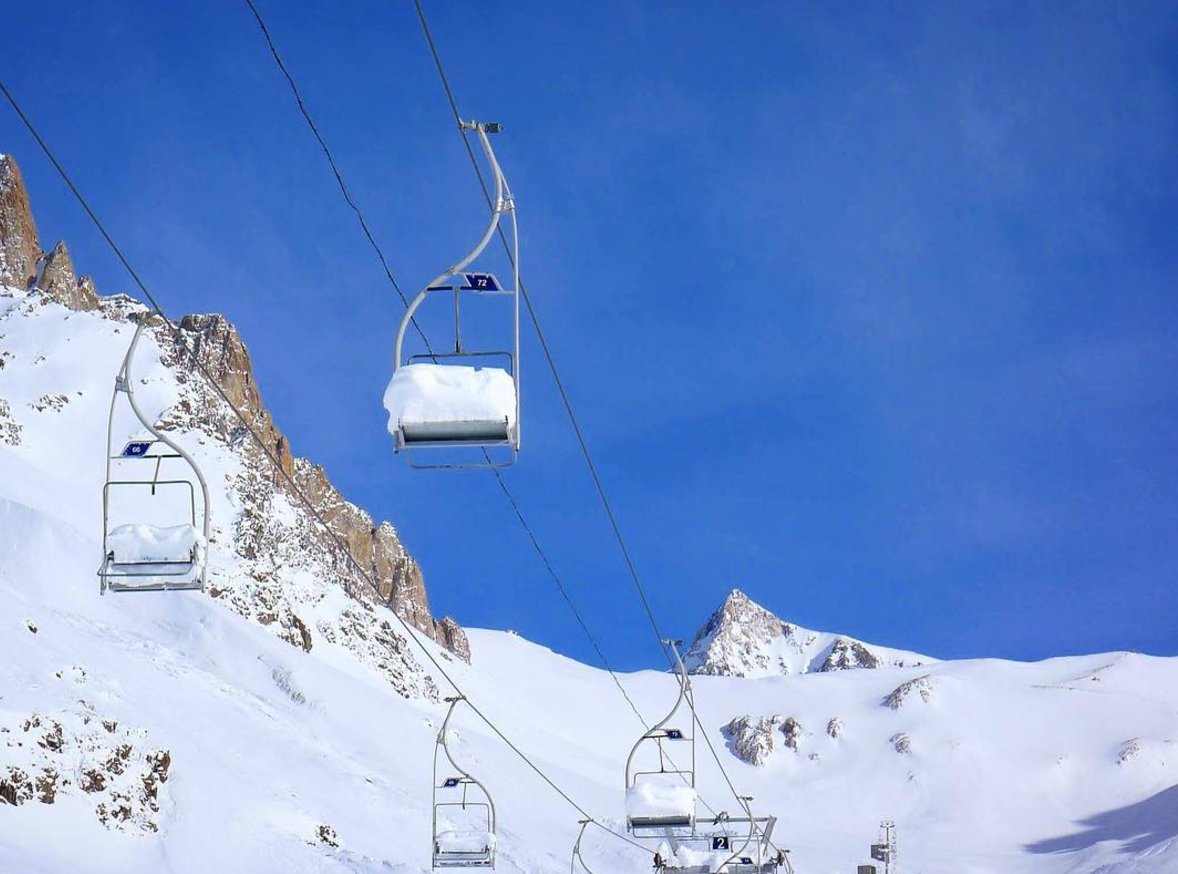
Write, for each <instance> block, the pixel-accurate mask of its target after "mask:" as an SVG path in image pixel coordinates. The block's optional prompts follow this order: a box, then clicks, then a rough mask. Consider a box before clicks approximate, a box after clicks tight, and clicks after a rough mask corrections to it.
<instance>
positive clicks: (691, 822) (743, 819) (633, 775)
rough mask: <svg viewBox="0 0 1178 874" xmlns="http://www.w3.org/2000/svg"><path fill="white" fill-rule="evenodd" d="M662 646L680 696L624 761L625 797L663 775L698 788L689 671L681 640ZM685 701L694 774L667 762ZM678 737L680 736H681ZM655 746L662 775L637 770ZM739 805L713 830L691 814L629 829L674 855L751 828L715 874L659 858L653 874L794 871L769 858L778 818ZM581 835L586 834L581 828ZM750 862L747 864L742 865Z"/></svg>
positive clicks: (778, 854)
mask: <svg viewBox="0 0 1178 874" xmlns="http://www.w3.org/2000/svg"><path fill="white" fill-rule="evenodd" d="M663 644H664V645H666V646H667V647H668V648H669V649H670V650H671V653H672V654H673V655H674V657H675V665H674V671H675V676H676V678H677V679H678V680H679V694H678V696H677V697H676V698H675V704H674V706H672V707H671V711H670V712H669V713H668V714H667V715H666V716H664V717H663V718H662V719H661V720H659V721H658V722H657V723H655V724H654V725H652V726H651V727H650V728H649V729H647V731H646V732H645V733H644V734H643V735H642V737H640V738H639V739H638V741H637V743H635V744H634V746H633V748H632V749H631V750H630V755H629V756H627V758H626V776H625V786H626V789H627V791H628V790H629V789H630V787H631V786H634V785H636V784H637V782H638V780H639V778H640V777H644V776H651V775H660V774H668V775H673V776H679V777H681V778H682V779H683V780H684V782H685V783H687V785H689V786H691V788H693V789H694V788H695V729H696V726H697V719H696V714H695V695H694V693H693V691H692V688H691V677H690V675H689V674H688V673H687V668H686V667H685V666H684V664H683V659H682V657H681V656H680V655H679V647H680V646H682V644H683V642H682V641H680V640H664V641H663ZM685 701H686V702H687V706H688V709H689V710H690V711H691V720H690V722H691V735H690V737H688V736H686V735H682V740H685V741H686V740H690V742H691V767H690V769H685V768H678V767H672V768H667V767H666V756H665V755H664V752H663V741H664V740H667V739H668V738H669V732H670V731H671V729H668V728H667V727H666V726H667V724H668V723H669V722H670V721H671V719H672V718H674V716H675V714H676V712H678V710H679V708H680V707H681V706H682V704H683V702H685ZM680 734H682V733H681V732H680ZM651 741H653V742H654V743H655V744H656V746H657V747H658V752H659V769H658V770H657V771H652V770H635V769H634V758H635V756H636V755H637V754H638V751H639V750H640V749H641V748H642V747H643V744H647V743H649V742H651ZM738 801H739V803H740V805H741V807H742V808H743V810H744V815H743V816H729V815H728V813H726V812H724V811H721V812H720V813H719V814H718V815H716V817H715V818H714V819H713V820H712V822H711V823H710V827H709V828H700V827H699V824H698V821H697V818H696V816H695V814H694V813H693V814H692V815H691V816H690V817H689V818H681V817H676V818H668V817H641V818H635V817H632V816H630V815H629V814H627V816H626V829H627V830H628V831H629V832H631V833H632V834H634V836H635V837H647V838H650V837H657V838H661V839H665V840H666V841H667V842H668V844H669V845H670V846H671V847H672V849H674V850H678V847H679V844H681V843H696V842H700V841H707V842H708V843H710V842H711V840H712V838H714V837H717V836H720V835H724V836H728V837H732V836H733V835H732V834H731V832H730V831H729V826H731V825H740V824H747V825H748V834H747V835H745V836H744V843H743V844H741V846H740V848H739V849H737V850H735V851H734V852H733V853H732V854H731V855H730V856H729V857H728V858H727V859H726V860H725V861H724V862H723V863H722V864H721V865H720V866H719V867H718V868H717V869H716V871H712V869H711V868H710V867H709V866H706V865H692V866H675V865H668V864H667V862H666V860H663V859H662V858H661V857H660V856H659V855H658V854H657V853H656V854H655V869H656V870H658V871H659V872H662V874H717V872H719V871H723V872H724V874H774V872H775V871H776V869H777V868H779V867H781V866H782V865H784V866H785V867H786V870H787V871H789V872H791V874H792V867H791V866H790V863H789V857H788V855H787V854H786V853H785V852H783V851H780V850H777V851H774V852H772V853H771V852H770V851H771V850H772V834H773V827H774V826H775V825H776V823H777V818H776V817H774V816H754V815H753V812H752V807H751V802H752V797H751V796H747V795H742V796H738ZM581 832H582V834H584V827H583V826H582V829H581ZM580 841H581V838H580V836H578V838H577V844H576V846H575V847H574V849H573V855H574V858H575V859H579V858H580ZM730 846H731V844H730ZM750 847H753V848H754V851H753V852H752V853H751V854H750V853H749V852H748V850H749V848H750ZM746 859H747V861H744V860H746ZM581 864H582V866H584V860H583V859H581ZM586 870H588V869H586ZM574 874H575V872H574Z"/></svg>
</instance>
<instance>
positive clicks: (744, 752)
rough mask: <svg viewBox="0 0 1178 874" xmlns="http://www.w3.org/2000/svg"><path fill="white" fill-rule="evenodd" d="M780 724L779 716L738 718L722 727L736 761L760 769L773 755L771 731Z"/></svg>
mask: <svg viewBox="0 0 1178 874" xmlns="http://www.w3.org/2000/svg"><path fill="white" fill-rule="evenodd" d="M780 724H781V717H780V716H767V717H760V718H758V717H754V716H738V717H737V718H736V719H733V720H732V721H731V722H729V723H728V724H727V725H726V726H724V728H723V732H724V734H725V735H726V736H727V737H728V740H729V748H730V749H731V750H732V752H733V754H734V755H735V756H736V757H737V758H738V759H740V760H741V761H743V762H748V763H749V764H750V765H755V766H757V767H760V766H761V765H763V764H765V762H767V761H768V760H769V756H770V755H772V753H773V729H774V728H775V727H776V726H778V725H780Z"/></svg>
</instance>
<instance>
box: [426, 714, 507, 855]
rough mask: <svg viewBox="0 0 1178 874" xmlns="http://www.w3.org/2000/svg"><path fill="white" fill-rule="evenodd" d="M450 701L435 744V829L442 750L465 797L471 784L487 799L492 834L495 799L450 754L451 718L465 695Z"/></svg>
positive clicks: (479, 781) (494, 818) (435, 824)
mask: <svg viewBox="0 0 1178 874" xmlns="http://www.w3.org/2000/svg"><path fill="white" fill-rule="evenodd" d="M447 700H448V701H449V702H450V709H449V710H447V711H446V718H445V719H443V720H442V727H441V729H440V730H439V731H438V739H437V743H436V744H435V746H434V780H433V783H434V805H435V823H434V831H435V832H436V831H437V822H436V806H437V787H438V750H439V749H440V750H441V751H442V755H443V756H445V758H446V762H447V763H448V764H449V765H450V767H451V768H453V769H454V770H455V771H457V772H458V774H459V782H460V784H461V785H462V791H463V797H464V798H465V793H466V787H467V785H469V784H473V785H475V786H478V787H479V789H480V790H481V791H482V793H483V795H484V796H485V797H486V799H487V808H488V810H489V812H490V826H491V828H490V831H491V832H492V834H494V833H495V832H496V827H495V825H496V814H495V800H494V799H493V798H492V797H491V793H490V792H488V791H487V787H486V786H484V785H483V783H482V781H481V780H479V779H478V778H477V777H475V776H474V775H473V774H471V773H470V772H469V771H467V770H466V769H465V768H463V767H462V766H461V765H459V764H458V763H457V762H456V761H454V757H453V756H452V755H451V754H450V745H449V733H450V718H451V717H452V716H453V715H454V710H455V709H456V708H457V707H458V705H459V703H461V702H462V701H465V700H466V698H465V696H462V695H459V696H456V697H453V698H449V699H447Z"/></svg>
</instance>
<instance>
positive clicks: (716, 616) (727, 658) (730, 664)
mask: <svg viewBox="0 0 1178 874" xmlns="http://www.w3.org/2000/svg"><path fill="white" fill-rule="evenodd" d="M683 660H684V664H685V665H686V666H687V670H688V672H689V673H692V674H710V675H716V676H727V677H771V676H780V675H788V674H806V673H823V672H829V671H842V670H848V669H851V668H878V667H886V666H897V665H913V664H923V663H926V662H932V661H935V660H934V659H930V658H928V657H927V656H921V655H919V654H917V653H909V652H904V651H901V650H892V649H887V648H885V647H878V646H874V645H871V644H866V643H863V642H862V641H859V640H855V639H854V638H850V637H846V636H843V635H837V634H828V633H826V632H821V631H811V630H809V629H806V628H802V627H801V626H798V625H794V624H792V623H790V622H784V621H782V620H781V619H780V618H779V617H777V616H775V615H774V614H773V613H771V612H770V611H769V610H766V609H765V608H764V607H762V606H761V605H760V604H757V603H756V602H754V601H753V600H752V599H750V598H749V597H748V596H747V595H746V594H745V593H744V592H742V591H740V590H739V589H733V590H732V591H731V592H729V593H728V596H727V597H726V598H725V599H724V602H723V603H722V604H721V605H720V606H719V608H718V609H717V610H716V612H714V613H713V614H712V615H711V616H710V617H709V618H708V621H707V622H705V623H704V625H703V627H702V628H700V630H699V631H698V632H697V633H696V635H695V638H694V640H692V643H691V646H690V647H689V648H688V650H687V652H686V654H685V655H684V659H683Z"/></svg>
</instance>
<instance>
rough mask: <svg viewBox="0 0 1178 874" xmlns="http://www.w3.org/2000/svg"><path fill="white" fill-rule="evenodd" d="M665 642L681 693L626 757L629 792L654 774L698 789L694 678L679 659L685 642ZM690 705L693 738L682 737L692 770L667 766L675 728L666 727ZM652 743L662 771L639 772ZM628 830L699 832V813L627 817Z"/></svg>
mask: <svg viewBox="0 0 1178 874" xmlns="http://www.w3.org/2000/svg"><path fill="white" fill-rule="evenodd" d="M663 643H664V644H665V645H666V646H668V647H670V649H671V652H673V653H674V654H675V676H676V678H677V679H678V681H679V694H678V696H677V697H676V698H675V704H674V706H672V707H671V710H670V712H669V713H668V714H667V715H666V716H664V717H663V718H662V719H660V720H659V721H658V722H656V723H655V724H654V725H652V726H651V727H650V728H649V729H647V730H646V731H645V732H644V733H643V735H642V737H640V738H638V741H637V742H636V743H635V744H634V746H633V748H631V750H630V755H629V756H627V757H626V778H625V789H626V791H627V792H629V790H630V788H631V787H632V786H635V785H637V783H638V780H639V778H640V777H649V776H653V775H660V774H667V775H674V776H678V777H680V778H682V779H683V781H684V782H685V783H686V784H687V785H688V786H690V787H691V788H692V789H695V718H694V714H695V698H694V694H693V693H692V690H691V678H690V676H689V675H688V673H687V669H686V668H685V667H684V666H683V659H681V658H680V657H679V649H678V647H679V646H680V645H681V644H682V643H683V642H682V641H680V640H664V641H663ZM684 701H686V702H687V706H688V708H689V709H690V710H691V713H692V719H691V729H690V734H689V735H683V734H682V732H680V734H681V735H682V737H681V739H682V740H686V741H690V743H691V767H690V768H679V767H672V768H667V767H666V761H667V758H666V756H665V755H664V753H663V741H664V740H668V739H670V738H671V735H670V732H671V729H667V728H665V726H666V725H667V723H668V722H670V721H671V720H672V719H673V718H674V716H675V714H676V713H677V712H678V711H679V707H680V706H681V705H682V704H683V702H684ZM649 741H654V743H655V746H656V747H657V748H658V753H659V769H658V770H657V771H636V770H633V766H634V757H635V756H636V755H637V754H638V750H639V749H642V747H643V745H644V744H646V743H648V742H649ZM626 829H627V831H630V832H633V833H634V834H635V835H638V834H648V835H649V834H651V833H652V830H653V831H655V832H657V833H660V834H661V833H663V832H664V831H666V830H667V829H672V830H674V829H690V830H692V831H694V829H695V812H694V811H692V813H691V815H690V816H689V817H686V818H683V817H638V818H635V817H632V816H630V815H629V813H627V814H626Z"/></svg>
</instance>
